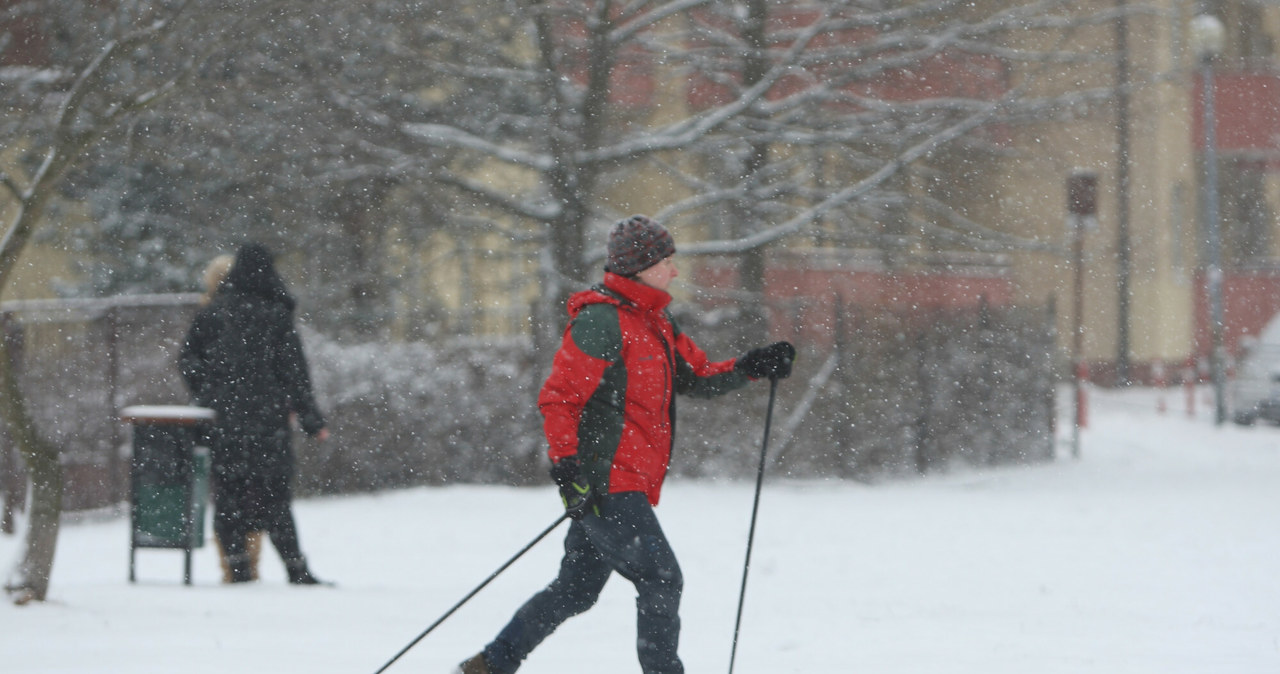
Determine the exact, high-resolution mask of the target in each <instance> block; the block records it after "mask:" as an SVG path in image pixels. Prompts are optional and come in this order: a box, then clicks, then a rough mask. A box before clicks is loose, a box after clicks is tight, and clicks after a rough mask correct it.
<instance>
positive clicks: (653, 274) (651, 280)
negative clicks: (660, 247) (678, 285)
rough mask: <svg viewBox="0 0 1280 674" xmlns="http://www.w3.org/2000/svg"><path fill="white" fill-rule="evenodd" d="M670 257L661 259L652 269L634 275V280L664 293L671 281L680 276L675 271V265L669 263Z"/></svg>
mask: <svg viewBox="0 0 1280 674" xmlns="http://www.w3.org/2000/svg"><path fill="white" fill-rule="evenodd" d="M672 257H674V256H671V255H668V256H667V257H664V258H662V260H660V261H659V262H657V263H656V264H654V265H653V266H652V267H649V268H648V269H646V270H644V271H642V272H640V273H638V274H636V278H637V279H638V280H639V281H640V282H641V283H643V284H645V285H647V286H652V287H654V288H657V289H658V290H662V291H666V289H667V286H669V285H671V281H672V280H674V279H675V277H677V276H679V275H680V272H679V271H676V263H675V262H672V261H671V259H672Z"/></svg>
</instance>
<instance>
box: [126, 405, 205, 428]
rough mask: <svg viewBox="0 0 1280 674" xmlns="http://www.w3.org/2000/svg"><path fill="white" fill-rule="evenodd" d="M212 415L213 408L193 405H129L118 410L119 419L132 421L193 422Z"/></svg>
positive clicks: (203, 419)
mask: <svg viewBox="0 0 1280 674" xmlns="http://www.w3.org/2000/svg"><path fill="white" fill-rule="evenodd" d="M213 417H214V414H213V410H211V409H209V408H208V407H196V406H194V405H130V406H128V407H126V408H124V409H122V410H120V420H121V421H129V422H132V423H139V422H141V423H156V422H161V423H163V422H168V423H173V424H183V423H187V424H194V423H196V422H197V421H211V420H213Z"/></svg>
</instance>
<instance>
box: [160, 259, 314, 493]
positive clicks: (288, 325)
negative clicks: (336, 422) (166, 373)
mask: <svg viewBox="0 0 1280 674" xmlns="http://www.w3.org/2000/svg"><path fill="white" fill-rule="evenodd" d="M294 304H295V303H294V300H293V298H292V297H291V296H290V295H289V293H288V291H287V290H286V289H285V286H284V282H283V281H282V280H281V278H280V276H279V274H278V273H277V272H276V270H275V267H274V265H273V263H272V260H271V255H270V253H269V252H268V251H267V249H266V248H264V247H262V246H260V245H257V244H248V245H246V246H244V247H242V248H241V249H240V251H239V252H238V253H237V255H236V261H235V263H234V264H233V265H232V267H231V270H230V271H229V272H228V273H227V277H226V279H224V280H223V282H222V284H221V285H219V287H218V290H217V292H216V293H215V294H214V297H213V299H212V300H211V301H210V302H209V304H208V305H207V306H205V307H204V308H203V309H202V310H201V311H200V312H199V313H198V314H197V315H196V318H195V320H194V322H193V323H192V325H191V329H190V330H189V331H188V333H187V339H186V342H185V343H184V344H183V346H182V350H181V352H180V354H179V369H180V370H181V372H182V376H183V379H185V380H186V383H187V387H188V389H189V390H190V392H191V397H192V402H193V404H196V405H200V406H203V407H208V408H211V409H213V410H214V412H215V413H216V414H217V419H216V421H215V422H214V426H215V428H214V433H213V438H212V440H213V442H212V445H213V447H212V450H213V451H212V458H213V469H214V475H215V476H217V477H218V479H220V480H236V479H237V478H240V477H248V476H249V475H252V474H257V475H258V476H260V477H261V476H274V477H281V476H285V475H291V474H292V472H293V453H292V449H291V447H290V443H289V442H288V435H289V415H290V413H296V414H297V415H298V421H299V424H300V425H301V427H302V430H303V431H304V432H306V433H307V434H308V435H315V434H316V433H318V432H320V430H321V429H323V428H324V426H325V420H324V417H323V415H322V414H321V412H320V409H319V407H318V406H317V405H316V401H315V398H314V396H313V394H312V390H311V377H310V374H309V371H308V368H307V361H306V357H305V356H304V355H303V351H302V342H301V340H299V338H298V333H297V331H296V330H295V328H294V324H293V309H294Z"/></svg>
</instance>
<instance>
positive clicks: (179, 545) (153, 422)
mask: <svg viewBox="0 0 1280 674" xmlns="http://www.w3.org/2000/svg"><path fill="white" fill-rule="evenodd" d="M213 418H214V413H213V410H210V409H207V408H203V407H191V406H187V405H134V406H130V407H126V408H124V409H123V410H121V412H120V419H121V420H122V421H125V422H128V423H131V424H132V425H133V443H132V450H133V456H132V458H131V460H130V461H129V485H130V490H129V491H130V499H129V501H130V505H129V520H130V532H131V533H130V542H129V582H131V583H132V582H135V580H136V571H135V560H136V556H137V551H138V549H139V548H167V549H178V550H182V551H183V552H184V553H185V554H186V560H185V564H184V566H183V583H184V584H186V585H190V584H191V552H192V550H194V549H195V548H199V547H202V546H203V545H204V514H205V504H206V503H207V502H208V500H209V450H208V448H207V447H203V446H199V447H198V446H197V444H198V443H197V439H198V438H199V436H200V430H201V428H202V427H203V426H204V425H206V424H208V423H210V422H212V421H213Z"/></svg>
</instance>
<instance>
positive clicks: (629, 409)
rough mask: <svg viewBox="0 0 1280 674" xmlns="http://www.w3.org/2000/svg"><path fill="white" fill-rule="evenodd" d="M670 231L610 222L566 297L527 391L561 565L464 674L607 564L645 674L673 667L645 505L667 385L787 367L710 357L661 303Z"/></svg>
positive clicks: (668, 429)
mask: <svg viewBox="0 0 1280 674" xmlns="http://www.w3.org/2000/svg"><path fill="white" fill-rule="evenodd" d="M675 252H676V247H675V242H674V241H673V239H672V237H671V234H670V233H669V232H668V231H667V230H666V229H665V228H664V227H663V226H662V225H660V224H659V223H657V222H655V221H654V220H652V219H650V218H649V217H647V216H644V215H634V216H632V217H630V218H627V219H625V220H622V221H620V222H618V223H616V224H615V225H614V226H613V227H612V229H611V231H610V233H609V240H608V261H607V265H606V267H605V274H604V283H602V284H600V285H597V286H595V287H593V288H591V289H590V290H586V291H582V292H578V293H575V294H574V295H573V296H572V297H570V298H569V303H568V309H569V316H570V322H569V326H568V328H567V329H566V330H565V333H564V338H563V341H562V343H561V346H560V348H559V350H558V351H557V352H556V355H555V358H554V361H553V363H552V371H551V374H550V376H548V378H547V380H546V382H545V383H544V384H543V387H542V391H541V392H540V394H539V396H538V407H539V409H540V410H541V411H542V415H543V418H544V423H543V428H544V432H545V434H546V436H547V442H548V444H549V449H548V454H549V456H550V458H551V462H552V465H551V478H552V479H553V480H554V481H555V483H556V485H557V486H558V487H559V490H560V495H561V498H562V500H563V502H564V505H565V508H566V510H567V511H568V513H569V516H570V517H571V518H572V520H571V522H570V525H569V532H568V534H567V535H566V537H565V542H564V549H565V552H564V557H563V559H562V560H561V562H560V572H559V574H558V575H557V576H556V578H555V580H554V581H552V582H551V584H550V585H548V586H547V587H546V588H545V589H544V590H542V591H541V592H539V593H537V594H535V595H534V596H533V597H532V598H531V599H529V600H528V601H527V602H526V603H525V604H524V605H523V606H522V607H520V609H519V610H518V611H516V613H515V616H514V617H512V619H511V621H510V622H509V623H507V625H506V626H505V627H504V628H502V630H501V631H500V632H499V633H498V635H497V637H496V638H495V639H494V640H493V641H492V642H490V643H489V644H488V645H487V646H485V648H484V650H483V651H481V652H480V653H478V654H476V655H475V656H473V657H471V658H470V659H468V660H466V661H465V662H463V663H462V664H460V665H459V666H458V671H459V672H461V673H462V674H510V673H511V672H514V671H516V669H517V668H519V666H520V664H521V662H523V661H524V659H525V657H527V656H528V655H529V653H530V652H531V651H533V649H534V648H535V647H536V646H537V645H538V644H539V643H541V642H542V640H543V639H545V638H546V637H547V636H549V635H550V634H551V633H552V632H553V631H555V629H556V628H557V627H558V626H559V625H560V624H561V623H563V622H564V621H565V620H567V619H569V618H570V617H572V616H575V615H577V614H580V613H582V612H584V611H586V610H587V609H589V608H591V606H592V605H594V604H595V602H596V599H597V597H598V596H599V594H600V591H601V590H602V589H603V588H604V584H605V581H606V580H608V578H609V576H610V575H611V574H612V573H614V572H615V571H616V572H617V573H618V574H619V575H621V576H623V577H624V578H626V579H627V580H629V581H631V583H632V584H634V585H635V588H636V594H637V597H636V609H637V621H636V630H637V633H638V634H637V637H638V638H637V642H636V643H637V654H638V656H639V660H640V667H641V669H642V670H643V671H644V672H645V674H679V673H681V672H683V671H684V665H683V664H682V663H681V662H680V658H679V656H678V655H677V654H676V647H677V642H678V641H679V635H680V617H679V608H680V595H681V592H682V590H683V578H682V577H681V573H680V567H679V565H678V564H677V562H676V557H675V553H674V552H673V551H672V550H671V546H670V545H669V544H668V542H667V538H666V536H665V535H664V534H663V532H662V528H661V527H660V526H659V524H658V520H657V517H656V516H655V514H654V510H653V507H654V506H656V505H657V504H658V497H659V494H660V492H661V489H662V482H663V479H664V477H665V476H666V473H667V467H668V464H669V461H670V458H671V443H672V436H673V432H674V430H675V394H677V393H679V394H684V395H692V396H698V397H707V398H709V397H712V396H717V395H721V394H724V393H727V392H729V391H731V390H734V389H737V388H739V387H741V386H743V385H745V384H746V383H747V382H748V381H750V380H755V379H764V378H782V377H786V376H788V375H790V374H791V363H792V361H793V360H794V358H795V348H794V347H793V346H792V345H791V344H789V343H787V342H775V343H773V344H770V345H768V346H765V347H761V348H757V349H752V350H750V351H748V352H747V353H746V354H744V355H742V356H741V357H739V358H736V359H731V360H725V361H711V360H709V359H708V358H707V355H706V354H705V353H703V351H702V350H701V349H700V348H699V347H698V346H697V345H696V344H695V343H694V342H693V340H692V339H690V338H689V337H688V336H687V335H685V334H684V333H683V332H681V331H680V328H679V326H677V325H675V323H674V322H673V321H672V319H671V316H670V314H669V313H668V312H667V305H668V303H669V302H670V301H671V296H670V295H669V294H667V287H668V286H669V285H670V283H671V281H672V280H673V279H675V278H676V276H677V275H678V274H677V271H676V267H675V264H674V263H673V262H672V259H671V256H672V255H674V254H675Z"/></svg>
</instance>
